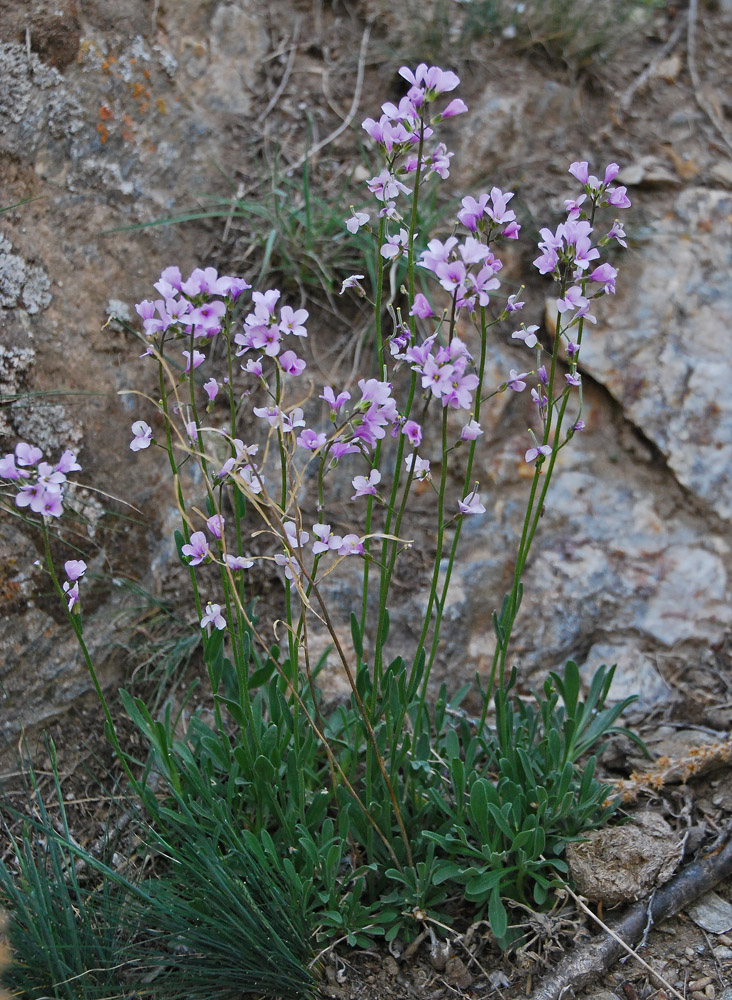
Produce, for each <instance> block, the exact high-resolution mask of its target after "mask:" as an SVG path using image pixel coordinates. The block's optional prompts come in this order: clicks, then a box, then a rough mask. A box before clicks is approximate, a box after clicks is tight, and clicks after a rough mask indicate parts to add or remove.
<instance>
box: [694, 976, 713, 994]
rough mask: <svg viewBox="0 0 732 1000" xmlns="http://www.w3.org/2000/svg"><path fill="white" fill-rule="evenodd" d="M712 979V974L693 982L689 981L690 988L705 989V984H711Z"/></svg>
mask: <svg viewBox="0 0 732 1000" xmlns="http://www.w3.org/2000/svg"><path fill="white" fill-rule="evenodd" d="M711 981H712V977H711V976H704V977H703V978H702V979H695V980H694V982H693V983H689V989H690V990H692V991H693V990H703V989H704V987H705V986H709V984H710V983H711Z"/></svg>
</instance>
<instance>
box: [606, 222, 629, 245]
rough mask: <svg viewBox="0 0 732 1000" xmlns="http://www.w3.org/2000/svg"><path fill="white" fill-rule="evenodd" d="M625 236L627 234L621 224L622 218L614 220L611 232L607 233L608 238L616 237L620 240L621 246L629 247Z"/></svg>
mask: <svg viewBox="0 0 732 1000" xmlns="http://www.w3.org/2000/svg"><path fill="white" fill-rule="evenodd" d="M624 236H625V230H624V229H623V227H622V226H621V225H620V220H619V219H616V220H615V222H613V224H612V227H611V228H610V231H609V233H608V234H607V238H608V239H609V240H611V239H613V238H615V239H616V240H617V241H618V243H619V244H620V246H621V247H626V248H627V246H628V244H627V243H626V242H625V240H624V239H623V237H624Z"/></svg>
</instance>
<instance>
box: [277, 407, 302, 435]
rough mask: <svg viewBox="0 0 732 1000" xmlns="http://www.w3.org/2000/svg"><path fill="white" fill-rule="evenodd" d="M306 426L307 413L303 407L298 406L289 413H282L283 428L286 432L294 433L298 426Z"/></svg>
mask: <svg viewBox="0 0 732 1000" xmlns="http://www.w3.org/2000/svg"><path fill="white" fill-rule="evenodd" d="M304 426H305V415H304V413H303V411H302V407H300V406H296V407H295V408H294V409H292V410H290V412H289V413H283V414H282V430H283V432H284V433H285V434H293V433H294V432H295V430H296V429H297V428H298V427H304Z"/></svg>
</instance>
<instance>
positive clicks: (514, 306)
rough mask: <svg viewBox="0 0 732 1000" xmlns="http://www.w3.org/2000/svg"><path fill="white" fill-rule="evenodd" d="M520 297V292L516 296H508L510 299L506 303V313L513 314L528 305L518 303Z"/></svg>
mask: <svg viewBox="0 0 732 1000" xmlns="http://www.w3.org/2000/svg"><path fill="white" fill-rule="evenodd" d="M518 296H519V293H518V292H517V293H516V294H515V295H509V296H508V299H507V301H506V312H510V313H512V312H516V311H517V310H518V309H523V308H524V306H525V305H526V303H525V302H517V301H516V299H517V298H518Z"/></svg>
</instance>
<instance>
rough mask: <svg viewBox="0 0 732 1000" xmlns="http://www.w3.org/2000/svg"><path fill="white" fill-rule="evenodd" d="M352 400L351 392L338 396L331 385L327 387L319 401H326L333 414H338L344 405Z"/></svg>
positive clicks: (341, 393)
mask: <svg viewBox="0 0 732 1000" xmlns="http://www.w3.org/2000/svg"><path fill="white" fill-rule="evenodd" d="M350 398H351V394H350V392H340V393H338V395H337V396H336V395H335V393H334V392H333V390H332V389H331V387H330V386H329V385H326V386H325V387H324V389H323V392H322V393H321V395H320V396H318V399H324V400H325V402H326V403H327V404H328V406H329V407H330V409H331V412H332V413H337V412H338V411H339V410H340V408H341V407H342V406H343V404H344V403H347V402H348V400H349V399H350Z"/></svg>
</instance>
